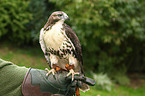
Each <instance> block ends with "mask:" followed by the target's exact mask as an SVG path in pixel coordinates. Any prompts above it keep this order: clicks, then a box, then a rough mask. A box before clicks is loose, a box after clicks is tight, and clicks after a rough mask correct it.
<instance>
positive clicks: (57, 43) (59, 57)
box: [39, 11, 89, 91]
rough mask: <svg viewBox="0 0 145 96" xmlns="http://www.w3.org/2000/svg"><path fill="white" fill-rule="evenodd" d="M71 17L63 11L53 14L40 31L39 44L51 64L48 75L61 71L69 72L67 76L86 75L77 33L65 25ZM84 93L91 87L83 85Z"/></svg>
mask: <svg viewBox="0 0 145 96" xmlns="http://www.w3.org/2000/svg"><path fill="white" fill-rule="evenodd" d="M68 19H69V17H68V15H67V14H66V13H64V12H62V11H56V12H53V13H52V14H51V15H50V17H49V18H48V21H47V23H46V24H45V26H44V27H43V28H42V29H41V31H40V38H39V42H40V45H41V49H42V51H43V53H44V55H45V58H46V60H47V62H48V63H49V65H50V67H51V70H50V71H49V70H48V69H47V70H48V73H47V75H49V74H50V73H52V74H53V75H54V74H55V72H56V71H59V70H67V71H69V73H68V74H67V76H69V75H72V80H73V79H74V75H75V74H84V71H83V68H82V64H83V58H82V51H81V45H80V41H79V39H78V37H77V35H76V34H75V32H74V31H73V30H72V29H71V28H70V26H68V25H67V24H66V23H64V21H65V20H68ZM83 85H84V86H83V88H81V89H82V90H83V91H86V90H89V86H88V85H86V84H83Z"/></svg>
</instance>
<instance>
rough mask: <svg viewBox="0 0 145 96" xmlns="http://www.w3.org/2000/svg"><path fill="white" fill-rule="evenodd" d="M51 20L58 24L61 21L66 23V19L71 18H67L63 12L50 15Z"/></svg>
mask: <svg viewBox="0 0 145 96" xmlns="http://www.w3.org/2000/svg"><path fill="white" fill-rule="evenodd" d="M50 18H51V20H53V21H55V22H57V21H59V20H63V21H65V20H66V19H69V17H68V16H67V14H66V13H64V12H62V11H56V12H53V13H52V14H51V15H50Z"/></svg>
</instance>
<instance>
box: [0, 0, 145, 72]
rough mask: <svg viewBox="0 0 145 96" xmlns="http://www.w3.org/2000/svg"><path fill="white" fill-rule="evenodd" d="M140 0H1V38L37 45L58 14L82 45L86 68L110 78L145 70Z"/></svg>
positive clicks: (144, 9) (143, 9) (144, 10)
mask: <svg viewBox="0 0 145 96" xmlns="http://www.w3.org/2000/svg"><path fill="white" fill-rule="evenodd" d="M144 5H145V1H143V0H140V1H138V0H85V1H83V0H0V13H1V14H0V23H1V24H0V37H1V38H2V39H5V38H6V39H7V40H11V41H12V42H16V43H18V44H21V45H26V44H28V43H29V44H30V43H31V44H32V43H38V35H39V31H40V29H41V28H42V27H43V26H44V24H45V23H46V22H47V18H48V17H49V15H50V14H51V13H52V12H53V11H56V10H62V11H64V12H66V13H67V14H68V16H69V17H70V19H71V21H70V22H67V24H68V25H70V26H71V27H72V29H73V30H74V31H75V32H76V34H77V35H78V37H79V39H80V42H81V44H82V49H83V56H84V63H85V64H84V67H85V68H88V65H89V68H90V69H91V70H94V71H97V72H105V73H109V74H110V75H111V74H112V73H113V74H115V73H116V72H123V73H125V72H126V71H138V72H142V71H145V51H144V48H145V44H144V43H145V23H144V22H145V15H144V13H145V6H144Z"/></svg>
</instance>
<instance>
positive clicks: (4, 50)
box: [0, 44, 145, 96]
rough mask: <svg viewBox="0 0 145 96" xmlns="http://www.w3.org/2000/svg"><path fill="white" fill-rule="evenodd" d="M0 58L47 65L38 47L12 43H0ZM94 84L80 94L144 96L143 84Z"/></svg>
mask: <svg viewBox="0 0 145 96" xmlns="http://www.w3.org/2000/svg"><path fill="white" fill-rule="evenodd" d="M0 58H1V59H4V60H7V61H11V62H13V63H15V64H17V65H19V66H26V67H32V68H38V69H45V68H46V67H48V65H47V63H46V61H45V59H44V56H43V53H42V51H41V49H40V47H33V48H32V47H26V48H17V47H13V46H12V45H8V44H1V45H0ZM96 86H97V85H95V86H94V87H91V90H89V91H87V92H86V93H83V92H80V94H81V96H145V84H143V85H142V86H141V87H139V88H136V89H135V88H132V87H129V86H116V85H115V86H114V87H113V88H112V90H111V91H105V90H98V89H97V88H96Z"/></svg>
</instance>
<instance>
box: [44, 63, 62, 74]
mask: <svg viewBox="0 0 145 96" xmlns="http://www.w3.org/2000/svg"><path fill="white" fill-rule="evenodd" d="M45 70H46V71H48V73H47V74H46V76H48V75H49V74H50V73H52V74H53V75H55V73H56V71H60V70H62V69H61V68H60V67H59V66H58V65H56V64H53V65H52V69H51V70H48V69H47V68H45Z"/></svg>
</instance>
